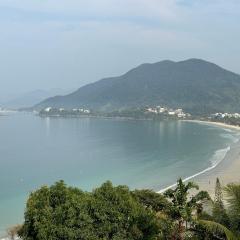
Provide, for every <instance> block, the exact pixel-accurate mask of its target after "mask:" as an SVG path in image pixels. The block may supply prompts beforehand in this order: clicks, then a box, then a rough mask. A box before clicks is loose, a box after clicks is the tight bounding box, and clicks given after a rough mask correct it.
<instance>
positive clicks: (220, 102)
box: [35, 59, 240, 115]
mask: <svg viewBox="0 0 240 240" xmlns="http://www.w3.org/2000/svg"><path fill="white" fill-rule="evenodd" d="M239 92H240V76H239V75H237V74H234V73H232V72H229V71H227V70H224V69H222V68H220V67H219V66H217V65H215V64H212V63H209V62H206V61H203V60H198V59H190V60H186V61H181V62H173V61H162V62H158V63H154V64H143V65H140V66H139V67H137V68H134V69H132V70H130V71H129V72H127V73H126V74H124V75H122V76H119V77H113V78H106V79H102V80H100V81H98V82H95V83H92V84H88V85H86V86H84V87H81V88H80V89H78V90H77V91H75V92H73V93H72V94H69V95H66V96H57V97H53V98H49V99H47V100H45V101H43V102H41V103H40V104H38V105H36V106H35V108H37V109H42V108H44V107H49V106H51V107H56V108H61V107H64V108H79V107H85V108H88V109H91V110H94V111H96V110H101V111H105V112H106V111H113V110H116V109H126V108H131V107H133V108H135V107H142V106H147V105H149V106H157V105H163V106H168V107H170V108H182V109H184V110H185V111H186V112H189V113H191V114H200V115H201V114H203V113H214V112H240V106H239V102H240V94H239Z"/></svg>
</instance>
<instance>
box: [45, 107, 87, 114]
mask: <svg viewBox="0 0 240 240" xmlns="http://www.w3.org/2000/svg"><path fill="white" fill-rule="evenodd" d="M43 111H44V112H45V113H50V112H52V111H54V112H59V113H64V112H72V113H84V114H89V113H91V111H90V110H89V109H84V108H74V109H71V110H67V109H65V108H52V107H47V108H45V109H44V110H43Z"/></svg>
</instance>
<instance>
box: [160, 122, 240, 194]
mask: <svg viewBox="0 0 240 240" xmlns="http://www.w3.org/2000/svg"><path fill="white" fill-rule="evenodd" d="M181 121H183V122H192V123H198V124H203V125H208V126H214V127H219V128H223V129H225V130H226V129H229V130H231V131H234V132H236V133H238V132H239V133H240V127H239V126H234V125H229V124H226V123H221V122H210V121H201V120H181ZM228 148H229V149H228V151H227V152H226V153H225V156H224V157H223V159H222V160H221V161H219V162H218V163H216V164H214V165H212V166H209V167H208V168H206V169H204V170H202V171H200V172H198V173H196V174H193V175H192V176H189V177H186V178H185V179H183V181H185V182H187V181H189V180H192V181H195V182H196V183H197V184H198V185H199V188H200V190H204V191H208V192H209V194H210V196H211V197H214V192H215V183H216V178H219V180H220V182H221V185H222V186H225V185H227V184H229V183H240V174H239V171H240V135H239V137H238V140H237V142H234V143H232V144H231V145H230V146H228ZM175 186H176V183H174V184H172V185H170V186H168V187H166V188H163V189H161V190H159V191H157V192H158V193H163V192H164V191H166V190H168V189H170V188H174V187H175Z"/></svg>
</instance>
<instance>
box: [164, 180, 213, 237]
mask: <svg viewBox="0 0 240 240" xmlns="http://www.w3.org/2000/svg"><path fill="white" fill-rule="evenodd" d="M191 189H197V190H198V189H199V187H198V185H196V184H194V183H193V182H188V183H187V184H184V183H183V181H182V179H181V178H180V179H179V180H178V181H177V187H176V188H175V189H169V190H167V191H166V192H165V193H164V195H165V196H166V197H167V198H168V199H169V200H170V201H171V203H172V204H171V206H170V207H169V210H168V214H169V215H170V216H171V217H172V219H173V220H174V221H176V222H177V228H176V230H175V232H174V239H183V238H184V235H185V234H186V232H187V231H188V229H190V227H191V225H192V224H193V223H194V219H193V216H194V215H197V214H199V213H200V212H201V211H202V201H203V200H206V199H209V198H210V197H209V195H208V193H207V192H204V191H200V192H198V193H197V194H196V195H194V196H191V197H190V198H189V197H188V195H189V191H190V190H191ZM188 224H190V226H188Z"/></svg>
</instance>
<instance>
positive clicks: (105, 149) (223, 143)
mask: <svg viewBox="0 0 240 240" xmlns="http://www.w3.org/2000/svg"><path fill="white" fill-rule="evenodd" d="M234 140H236V138H235V133H233V132H230V131H226V130H224V129H220V128H217V127H212V126H206V125H200V124H196V123H186V122H176V121H171V122H154V121H126V120H124V121H123V120H122V121H121V120H109V119H108V120H104V119H88V118H83V119H77V118H69V119H63V118H51V119H50V118H40V117H38V116H34V115H32V114H12V115H9V116H4V117H3V116H1V117H0V189H1V191H0V234H2V232H3V231H4V229H6V227H7V226H9V225H12V224H15V223H21V222H22V219H23V212H24V206H25V205H24V204H25V201H26V198H27V196H28V194H29V192H30V191H32V190H34V189H36V188H38V187H39V186H41V185H44V184H52V183H54V182H55V181H57V180H60V179H64V180H65V181H66V183H67V184H71V185H75V186H78V187H80V188H82V189H85V190H91V189H92V188H94V187H96V186H99V185H100V184H101V183H102V182H104V181H106V180H111V181H112V182H113V183H114V184H127V185H129V186H130V187H131V188H151V189H154V190H160V189H161V188H164V187H166V186H168V185H171V184H173V183H174V182H175V181H176V179H177V178H178V177H183V178H185V177H188V176H191V175H193V174H195V173H197V172H200V171H202V170H204V169H206V168H208V167H209V166H211V165H214V164H216V163H217V162H218V161H220V160H221V159H222V158H223V156H224V155H225V153H226V151H227V147H228V146H229V145H230V144H231V143H232V142H233V141H234Z"/></svg>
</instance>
